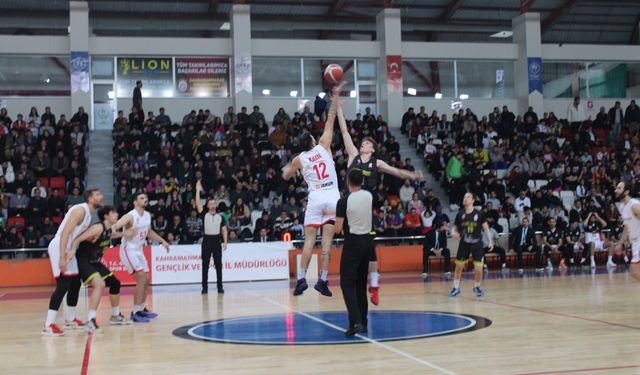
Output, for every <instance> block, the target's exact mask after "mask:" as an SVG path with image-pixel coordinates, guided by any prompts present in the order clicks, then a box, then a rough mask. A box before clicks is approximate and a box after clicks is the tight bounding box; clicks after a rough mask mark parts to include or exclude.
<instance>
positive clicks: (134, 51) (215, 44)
mask: <svg viewBox="0 0 640 375" xmlns="http://www.w3.org/2000/svg"><path fill="white" fill-rule="evenodd" d="M89 54H90V55H108V56H114V55H118V56H127V55H129V56H180V55H183V56H231V55H232V54H233V51H232V48H231V39H208V38H129V37H126V38H118V37H90V38H89Z"/></svg>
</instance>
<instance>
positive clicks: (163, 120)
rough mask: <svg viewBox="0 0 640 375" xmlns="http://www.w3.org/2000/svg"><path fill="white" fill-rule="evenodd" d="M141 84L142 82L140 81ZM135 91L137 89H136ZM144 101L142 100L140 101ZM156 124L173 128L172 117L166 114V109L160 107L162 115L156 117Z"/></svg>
mask: <svg viewBox="0 0 640 375" xmlns="http://www.w3.org/2000/svg"><path fill="white" fill-rule="evenodd" d="M138 82H140V81H138ZM134 91H135V89H134ZM140 100H142V99H140ZM156 123H157V124H158V125H162V126H171V117H169V116H167V115H166V114H165V113H164V107H160V114H159V115H158V116H157V117H156Z"/></svg>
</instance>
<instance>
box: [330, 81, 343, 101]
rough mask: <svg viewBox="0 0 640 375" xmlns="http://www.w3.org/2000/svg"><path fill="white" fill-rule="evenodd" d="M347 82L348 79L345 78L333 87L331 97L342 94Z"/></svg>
mask: <svg viewBox="0 0 640 375" xmlns="http://www.w3.org/2000/svg"><path fill="white" fill-rule="evenodd" d="M346 84H347V81H345V80H342V81H340V82H338V84H337V85H335V86H334V87H333V88H332V89H331V97H332V98H334V97H338V96H340V91H342V89H343V88H344V86H345V85H346Z"/></svg>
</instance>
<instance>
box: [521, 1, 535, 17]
mask: <svg viewBox="0 0 640 375" xmlns="http://www.w3.org/2000/svg"><path fill="white" fill-rule="evenodd" d="M535 2H536V0H521V3H520V14H523V13H527V12H528V11H530V10H531V7H532V6H533V4H534V3H535Z"/></svg>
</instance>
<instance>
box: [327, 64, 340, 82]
mask: <svg viewBox="0 0 640 375" xmlns="http://www.w3.org/2000/svg"><path fill="white" fill-rule="evenodd" d="M343 76H344V74H343V72H342V67H341V66H340V65H338V64H329V65H328V66H327V67H326V69H325V70H324V80H325V81H326V82H327V83H331V84H336V83H338V82H340V81H342V77H343Z"/></svg>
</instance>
